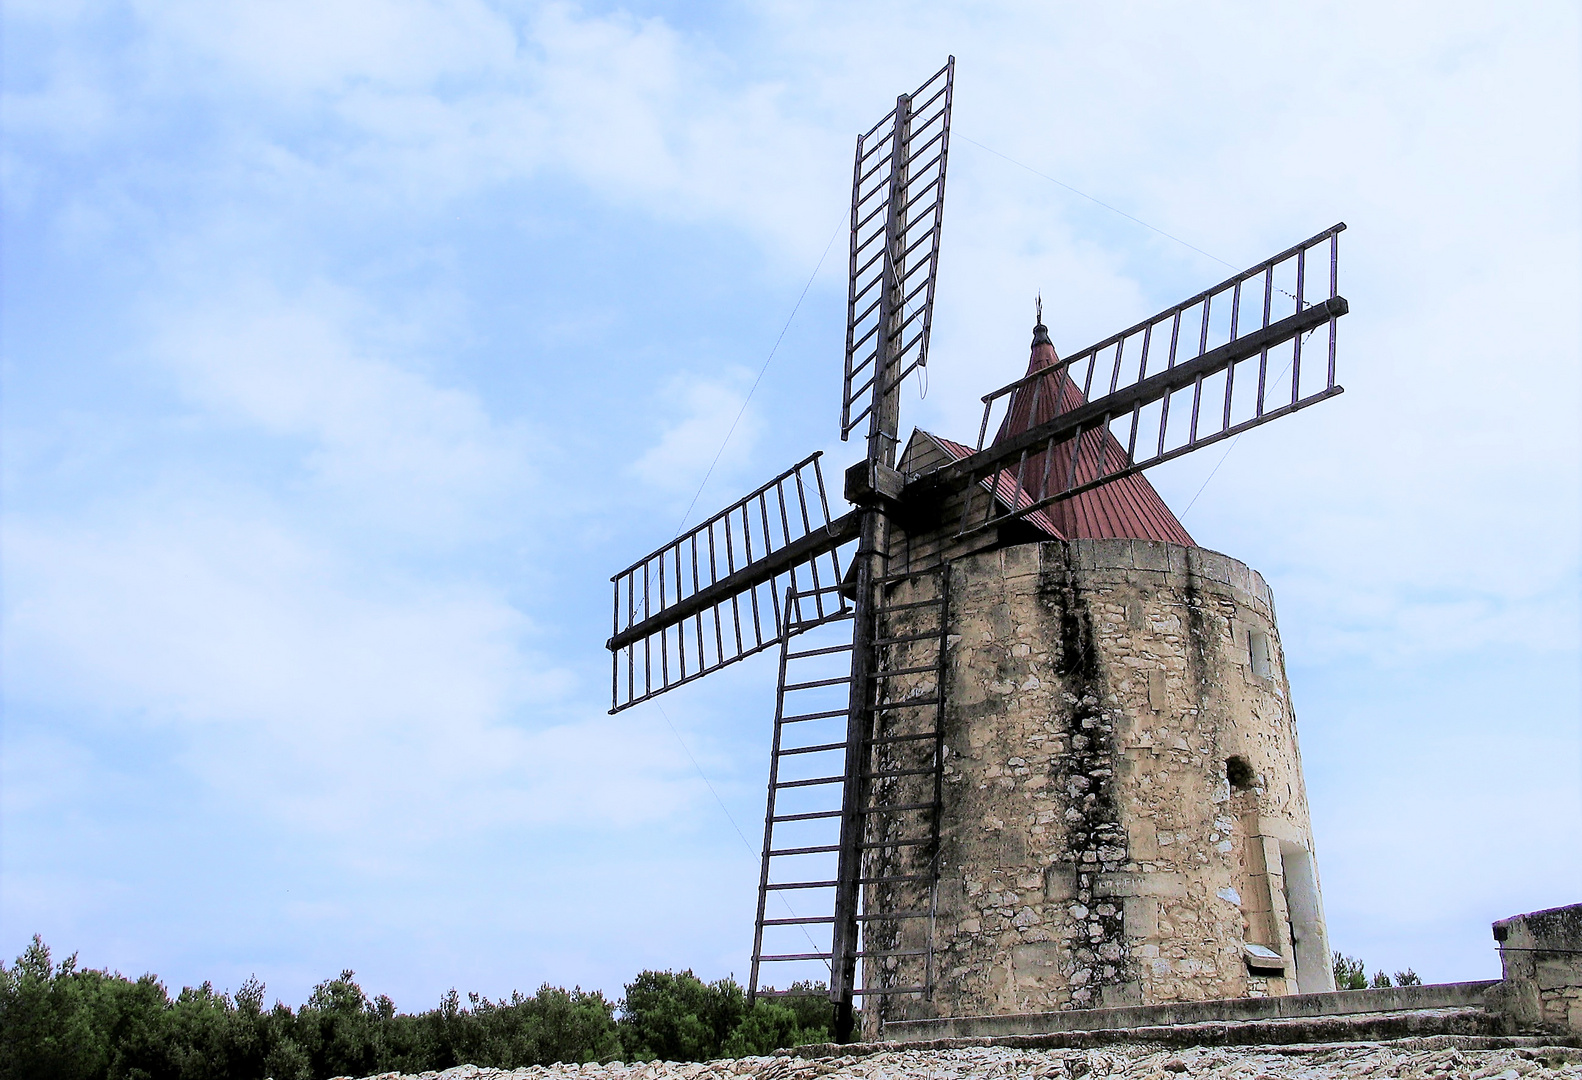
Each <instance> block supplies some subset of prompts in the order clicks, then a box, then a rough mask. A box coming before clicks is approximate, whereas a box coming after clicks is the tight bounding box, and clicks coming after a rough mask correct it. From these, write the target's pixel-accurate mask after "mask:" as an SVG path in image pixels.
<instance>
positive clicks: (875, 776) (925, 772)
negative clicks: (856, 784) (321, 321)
mask: <svg viewBox="0 0 1582 1080" xmlns="http://www.w3.org/2000/svg"><path fill="white" fill-rule="evenodd" d="M938 771H939V770H938V769H935V768H932V767H930V768H927V769H889V770H887V771H885V772H865V773H863V774H862V778H863V779H864V780H888V779H889V778H890V777H892V776H932V775H933V774H934V773H936V772H938Z"/></svg>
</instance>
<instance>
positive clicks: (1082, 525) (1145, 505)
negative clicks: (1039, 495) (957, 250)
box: [995, 327, 1194, 547]
mask: <svg viewBox="0 0 1582 1080" xmlns="http://www.w3.org/2000/svg"><path fill="white" fill-rule="evenodd" d="M1042 329H1043V328H1042V327H1039V330H1042ZM1058 362H1059V357H1057V356H1056V355H1055V347H1054V346H1053V345H1052V344H1050V343H1049V339H1048V337H1047V334H1046V333H1037V332H1036V331H1035V337H1034V344H1033V355H1032V357H1031V359H1030V360H1029V361H1028V364H1027V373H1028V374H1029V375H1031V374H1033V373H1035V372H1038V371H1041V370H1043V369H1044V368H1052V367H1054V365H1055V364H1057V363H1058ZM1035 386H1038V387H1039V390H1038V392H1037V394H1036V398H1037V401H1036V406H1037V409H1036V414H1035V412H1034V405H1035V401H1034V397H1035V394H1034V390H1033V388H1034V387H1035ZM1086 403H1087V399H1086V398H1085V397H1083V396H1082V391H1081V390H1080V389H1078V388H1077V384H1076V383H1074V382H1072V381H1071V377H1070V375H1068V374H1067V373H1066V370H1065V369H1064V368H1062V369H1061V370H1060V372H1059V373H1058V374H1056V373H1054V372H1051V373H1050V374H1048V375H1046V376H1045V377H1044V378H1042V379H1040V380H1038V382H1037V383H1028V384H1027V385H1026V386H1025V387H1023V388H1022V389H1020V390H1018V391H1017V392H1016V393H1015V394H1014V395H1013V396H1012V398H1011V406H1010V409H1009V410H1008V411H1007V413H1006V417H1005V421H1004V423H1002V424H1001V425H1000V430H999V433H998V434H997V435H996V436H995V442H999V441H1001V440H1003V439H1008V438H1010V437H1011V436H1013V435H1019V434H1021V433H1022V432H1024V431H1026V430H1028V429H1029V428H1032V427H1036V426H1038V425H1039V424H1042V423H1045V422H1046V421H1049V420H1053V419H1054V418H1055V417H1056V416H1058V415H1060V414H1061V413H1066V412H1070V411H1071V410H1072V409H1075V408H1077V407H1078V406H1079V405H1085V404H1086ZM1081 439H1082V445H1081V446H1080V447H1079V448H1078V451H1077V465H1076V482H1077V483H1078V484H1079V485H1080V484H1084V483H1087V482H1088V481H1090V480H1094V479H1097V478H1098V477H1100V476H1102V475H1104V474H1105V473H1108V472H1111V471H1114V470H1117V469H1123V468H1125V467H1126V466H1127V464H1129V462H1128V460H1127V457H1126V448H1125V447H1123V446H1122V445H1121V444H1120V442H1119V441H1118V440H1117V439H1116V438H1115V436H1114V435H1111V434H1110V432H1109V429H1107V428H1105V429H1102V430H1100V431H1089V432H1086V433H1085V434H1083V435H1082V436H1081ZM1053 453H1054V456H1055V460H1054V464H1053V468H1052V469H1051V476H1050V487H1051V489H1052V490H1056V491H1058V490H1060V488H1061V487H1062V486H1063V485H1064V477H1063V476H1060V475H1059V470H1065V469H1069V468H1070V461H1071V441H1070V440H1069V439H1068V440H1067V441H1065V442H1063V443H1061V444H1059V445H1058V446H1056V447H1055V448H1054V451H1053ZM1101 464H1102V466H1103V468H1102V470H1101V468H1100V465H1101ZM1043 473H1044V455H1043V454H1042V453H1039V454H1036V455H1029V456H1028V458H1027V465H1026V468H1025V470H1024V471H1023V473H1022V475H1023V477H1024V478H1026V479H1025V480H1024V484H1025V486H1027V487H1030V488H1035V489H1036V488H1037V487H1038V486H1039V484H1040V483H1041V481H1042V477H1043ZM1034 477H1037V478H1039V479H1038V480H1037V481H1034V480H1033V479H1032V478H1034ZM1008 484H1009V486H1011V487H1014V478H1013V479H1012V480H1011V481H1009V482H1008ZM1024 498H1026V497H1025V496H1024ZM1031 501H1032V500H1031V498H1026V502H1031ZM1026 502H1024V503H1023V505H1026ZM1047 511H1048V515H1049V519H1050V520H1051V521H1052V522H1053V523H1054V525H1055V527H1056V529H1058V530H1059V532H1060V534H1061V535H1062V536H1064V537H1066V538H1067V539H1072V540H1074V539H1079V538H1080V539H1099V538H1116V539H1129V540H1163V541H1166V542H1168V543H1172V544H1185V545H1187V546H1188V547H1191V546H1194V545H1193V543H1192V537H1191V536H1190V535H1188V533H1187V531H1186V529H1184V528H1183V527H1182V526H1181V522H1179V521H1177V520H1176V516H1175V515H1174V514H1173V513H1171V512H1170V508H1169V507H1168V506H1166V505H1165V501H1164V500H1163V499H1161V498H1160V497H1159V493H1158V492H1157V491H1155V490H1154V486H1153V485H1152V484H1150V483H1149V482H1148V480H1147V478H1146V477H1144V476H1143V475H1142V474H1141V473H1133V474H1132V475H1131V476H1127V477H1123V478H1122V479H1120V480H1112V481H1110V482H1109V483H1107V484H1103V485H1101V486H1099V487H1096V488H1094V489H1093V490H1091V491H1085V492H1083V493H1082V494H1081V495H1078V496H1076V497H1075V498H1070V499H1064V500H1062V501H1060V502H1057V503H1054V504H1053V505H1051V506H1049V507H1048V508H1047Z"/></svg>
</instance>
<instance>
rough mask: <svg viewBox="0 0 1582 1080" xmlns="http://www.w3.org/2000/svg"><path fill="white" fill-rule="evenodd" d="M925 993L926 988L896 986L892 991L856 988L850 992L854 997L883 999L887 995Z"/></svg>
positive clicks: (926, 991) (876, 988)
mask: <svg viewBox="0 0 1582 1080" xmlns="http://www.w3.org/2000/svg"><path fill="white" fill-rule="evenodd" d="M926 993H928V987H926V986H897V987H894V988H893V989H888V990H883V989H879V988H878V987H875V988H874V989H872V990H865V989H863V988H861V987H858V988H856V989H853V990H852V994H853V995H855V996H864V997H885V996H886V995H889V994H926Z"/></svg>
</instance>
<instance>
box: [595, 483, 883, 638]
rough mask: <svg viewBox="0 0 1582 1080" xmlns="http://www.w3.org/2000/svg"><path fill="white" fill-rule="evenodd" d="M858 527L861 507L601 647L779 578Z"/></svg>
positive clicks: (665, 625) (672, 623) (646, 633)
mask: <svg viewBox="0 0 1582 1080" xmlns="http://www.w3.org/2000/svg"><path fill="white" fill-rule="evenodd" d="M861 526H862V511H861V510H853V511H851V512H850V513H847V514H843V515H842V516H840V517H838V518H836V519H835V520H834V521H832V522H830V523H829V524H828V525H826V526H824V527H823V528H820V529H814V530H813V531H812V532H810V533H808V534H807V535H806V536H804V537H802V538H801V539H799V540H793V541H792V542H791V543H789V544H787V545H786V546H785V547H783V548H780V549H779V550H778V551H772V552H770V553H769V554H768V555H765V556H764V557H763V558H761V559H759V560H758V561H757V562H755V563H752V564H751V565H748V566H744V567H742V568H741V569H740V570H738V571H736V572H735V573H734V574H731V575H730V576H728V577H723V578H721V579H720V580H718V581H716V582H715V583H714V584H712V585H710V586H708V587H707V588H703V589H699V590H698V591H697V592H695V593H693V594H692V595H691V596H688V597H686V598H685V599H682V600H678V601H677V602H676V603H674V604H671V605H670V606H669V607H667V608H665V609H664V610H663V611H660V612H658V613H657V614H654V615H650V616H649V617H648V618H646V619H644V620H643V621H642V622H640V623H634V624H632V625H631V626H629V627H627V628H626V629H625V630H622V631H621V632H620V633H619V634H616V635H615V636H614V637H612V638H610V639H609V640H608V641H606V642H605V643H604V647H605V648H606V649H609V650H610V651H611V652H615V651H616V650H617V649H624V648H625V647H626V646H628V645H630V644H632V643H633V642H638V641H642V640H643V639H644V638H646V637H650V636H651V635H653V634H657V633H659V632H660V631H661V630H666V629H669V628H670V627H672V626H675V625H676V624H677V623H679V622H681V621H682V620H684V619H687V618H690V617H691V616H693V615H696V614H698V613H699V612H700V611H707V610H708V609H709V608H711V607H713V606H714V605H716V604H722V603H724V602H725V601H727V600H729V599H730V598H731V597H733V596H739V595H741V594H742V593H745V592H746V591H747V590H749V589H751V588H753V587H754V586H756V585H762V584H763V583H764V582H766V581H769V580H771V579H773V578H775V577H778V576H779V575H781V574H783V573H785V572H786V571H787V570H790V569H791V568H792V567H793V566H800V565H802V564H803V563H805V562H810V561H812V560H813V559H816V558H817V557H818V556H820V555H822V554H824V553H825V552H826V551H833V550H835V549H836V548H838V547H840V546H841V545H842V544H844V543H846V542H847V541H848V540H855V539H856V538H857V532H858V530H859V529H860V528H861ZM776 629H777V630H778V629H779V628H778V627H777V628H776Z"/></svg>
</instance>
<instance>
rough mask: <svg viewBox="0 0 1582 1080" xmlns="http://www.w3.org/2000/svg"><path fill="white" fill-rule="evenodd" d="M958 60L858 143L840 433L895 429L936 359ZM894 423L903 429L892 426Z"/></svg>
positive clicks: (901, 101)
mask: <svg viewBox="0 0 1582 1080" xmlns="http://www.w3.org/2000/svg"><path fill="white" fill-rule="evenodd" d="M955 69H956V58H955V57H951V58H950V59H949V60H947V61H946V62H945V66H944V67H942V68H940V69H939V70H938V71H937V72H935V73H934V75H933V76H932V77H931V78H929V79H928V81H927V82H925V83H923V85H922V86H920V87H918V88H917V91H916V92H915V93H912V94H902V95H901V96H900V97H899V98H897V99H896V104H895V108H894V109H892V110H890V112H889V114H888V115H886V116H885V118H884V119H882V120H880V121H879V122H878V123H877V124H875V125H874V126H873V127H872V128H870V129H869V130H868V132H867V133H866V134H864V135H861V136H859V137H858V139H857V160H856V163H855V165H854V166H853V168H852V191H851V268H850V284H849V289H848V292H847V301H846V376H845V383H844V388H843V391H842V395H841V413H840V437H841V439H842V440H844V439H846V438H848V437H849V436H850V435H851V432H852V431H853V430H854V429H855V428H856V427H857V426H858V425H859V424H861V423H862V422H863V421H864V420H867V419H870V418H873V419H875V420H877V421H879V423H878V424H877V427H885V426H886V425H885V424H884V419H885V418H884V417H883V416H882V415H878V416H876V415H875V414H883V413H884V412H885V410H886V408H889V409H891V410H892V411H893V409H894V404H893V399H894V398H895V396H896V394H897V393H898V392H899V390H900V386H901V382H902V381H903V380H904V379H905V378H906V377H907V375H909V374H911V373H912V372H913V371H915V370H916V369H917V368H919V367H922V366H923V365H924V364H926V363H928V333H929V330H930V329H931V328H932V325H933V319H934V278H935V275H936V272H937V271H938V268H939V234H940V225H941V223H942V221H943V216H944V211H945V165H946V161H947V159H948V156H949V150H950V98H951V91H952V88H953V80H954V75H955ZM892 426H893V425H892Z"/></svg>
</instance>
